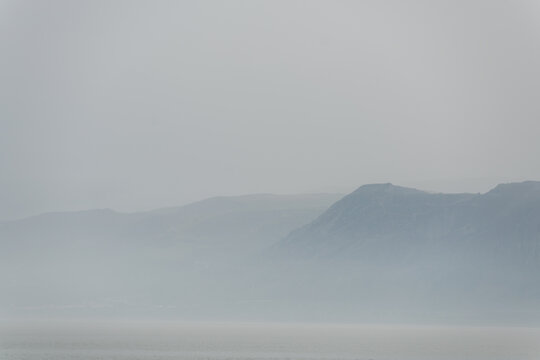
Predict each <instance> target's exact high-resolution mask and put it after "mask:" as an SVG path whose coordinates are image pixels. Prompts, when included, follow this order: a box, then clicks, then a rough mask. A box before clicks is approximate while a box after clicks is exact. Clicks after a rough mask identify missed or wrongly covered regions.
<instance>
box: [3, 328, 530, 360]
mask: <svg viewBox="0 0 540 360" xmlns="http://www.w3.org/2000/svg"><path fill="white" fill-rule="evenodd" d="M0 359H1V360H98V359H99V360H128V359H129V360H171V359H185V360H255V359H264V360H330V359H331V360H538V359H540V329H539V328H525V327H444V326H410V325H366V324H363V325H355V324H307V323H305V324H284V323H190V322H176V321H127V320H126V321H124V320H122V321H96V320H92V321H88V320H62V321H58V320H40V321H0Z"/></svg>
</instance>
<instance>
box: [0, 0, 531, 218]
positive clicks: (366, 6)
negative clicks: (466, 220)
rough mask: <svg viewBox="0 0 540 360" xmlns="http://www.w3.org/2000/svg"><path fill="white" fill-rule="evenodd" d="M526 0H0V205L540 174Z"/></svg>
mask: <svg viewBox="0 0 540 360" xmlns="http://www.w3.org/2000/svg"><path fill="white" fill-rule="evenodd" d="M539 24H540V6H539V5H538V3H537V2H536V1H532V0H531V1H511V2H509V1H458V2H456V1H412V0H411V1H384V2H380V1H362V2H354V1H227V2H221V1H151V2H150V1H146V2H145V1H86V2H82V1H79V2H73V1H47V2H41V1H9V0H3V1H2V2H1V3H0V54H1V56H0V79H1V81H0V128H1V131H0V174H1V176H0V220H12V219H16V218H21V217H25V216H29V215H35V214H38V213H42V212H48V211H59V210H69V211H73V210H85V209H93V208H112V209H115V210H119V211H141V210H150V209H154V208H158V207H163V206H176V205H181V204H186V203H188V202H192V201H196V200H201V199H204V198H208V197H211V196H216V195H240V194H250V193H316V192H339V193H348V192H350V191H352V190H354V189H355V188H356V187H358V186H359V185H361V184H366V183H377V182H389V181H391V182H393V183H397V184H402V185H408V186H414V187H419V188H422V189H426V190H432V191H445V192H460V191H468V192H485V191H488V190H489V189H490V188H492V187H493V186H495V185H496V184H497V183H501V182H508V181H520V180H526V179H538V178H540V167H539V165H538V164H539V163H538V161H537V157H538V154H540V145H539V144H540V143H539V142H538V141H537V139H538V137H539V136H540V125H538V117H539V115H540V108H539V106H540V105H539V102H538V101H537V94H538V93H539V90H540V89H539V88H538V87H539V86H540V85H539V84H540V74H539V69H540V67H539V66H538V64H539V63H540V62H539V60H540V47H539V40H540V38H539V37H540V25H539Z"/></svg>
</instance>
